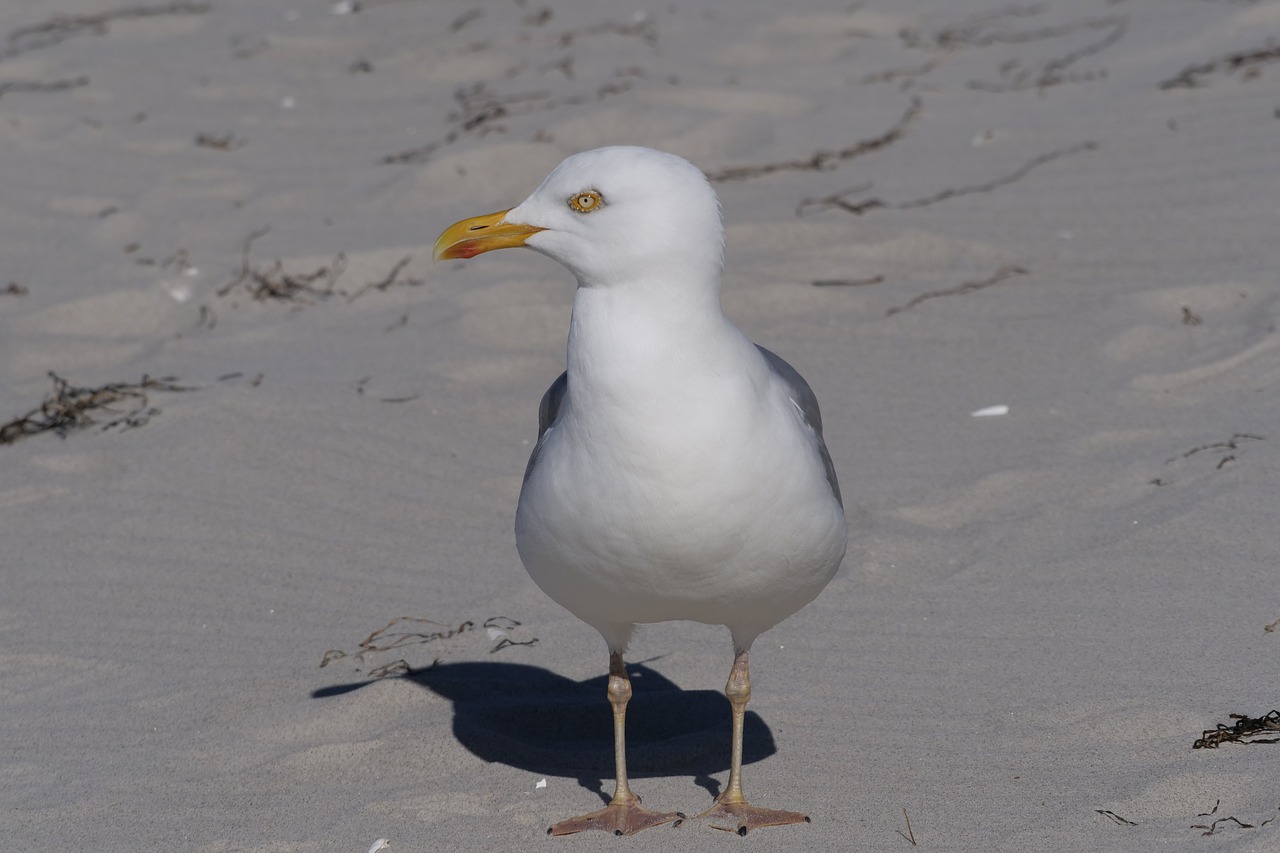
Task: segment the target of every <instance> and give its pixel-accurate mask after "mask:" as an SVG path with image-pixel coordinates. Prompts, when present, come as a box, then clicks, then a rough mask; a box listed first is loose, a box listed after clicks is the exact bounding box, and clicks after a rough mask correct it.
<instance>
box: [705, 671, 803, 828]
mask: <svg viewBox="0 0 1280 853" xmlns="http://www.w3.org/2000/svg"><path fill="white" fill-rule="evenodd" d="M724 695H725V696H727V697H728V699H729V705H730V707H731V708H732V709H733V746H732V750H733V752H732V756H731V758H730V762H729V783H728V784H727V785H725V788H724V791H722V792H721V794H720V796H718V797H716V802H715V805H713V806H712V807H711V808H709V809H707V810H706V811H705V812H703V813H702V814H700V815H698V817H700V818H722V819H728V820H729V821H731V822H732V823H731V825H729V826H724V825H720V824H715V823H713V824H711V826H712V827H714V828H715V829H723V830H725V831H726V832H736V833H738V834H739V835H746V834H747V831H748V830H751V829H757V828H759V827H762V826H786V825H787V824H792V823H802V822H803V823H808V822H809V817H808V815H803V814H800V813H799V812H788V811H780V810H778V809H765V808H761V807H759V806H753V805H751V804H750V803H748V802H747V798H746V796H744V795H743V793H742V727H743V723H744V720H745V719H746V715H747V702H749V701H751V669H750V667H749V666H748V664H747V652H746V651H745V650H743V651H739V652H738V653H737V654H736V655H735V656H734V658H733V669H732V670H730V671H729V683H728V684H726V685H725V688H724Z"/></svg>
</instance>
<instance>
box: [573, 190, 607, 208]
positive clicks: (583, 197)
mask: <svg viewBox="0 0 1280 853" xmlns="http://www.w3.org/2000/svg"><path fill="white" fill-rule="evenodd" d="M569 206H570V207H572V208H573V209H574V210H576V211H577V212H578V213H591V212H592V211H594V210H598V209H600V208H601V207H604V197H603V196H601V195H600V193H598V192H596V191H595V190H587V191H586V192H582V193H578V194H577V195H573V196H570V197H569Z"/></svg>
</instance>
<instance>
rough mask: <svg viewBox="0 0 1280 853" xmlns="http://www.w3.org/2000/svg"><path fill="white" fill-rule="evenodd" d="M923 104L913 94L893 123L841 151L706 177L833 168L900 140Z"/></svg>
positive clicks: (729, 177) (738, 178)
mask: <svg viewBox="0 0 1280 853" xmlns="http://www.w3.org/2000/svg"><path fill="white" fill-rule="evenodd" d="M922 108H923V104H922V102H921V101H920V99H919V98H918V97H913V98H912V99H911V103H910V104H908V105H907V109H906V111H905V112H903V114H902V116H901V117H900V118H899V119H898V120H897V121H896V122H894V124H893V126H892V127H890V128H889V129H888V130H886V131H885V132H884V133H882V134H880V135H879V136H876V137H873V138H871V139H864V140H862V141H861V142H858V143H855V144H854V145H851V146H849V147H848V148H841V149H840V150H838V151H815V152H814V153H813V154H810V155H809V156H808V157H805V158H803V159H800V160H785V161H782V162H778V163H764V164H761V165H758V166H730V167H728V168H725V169H719V170H717V171H714V172H708V173H707V178H708V179H709V180H711V181H712V182H715V183H721V182H724V181H744V180H747V179H749V178H759V177H762V176H763V175H770V174H773V173H774V172H826V171H830V170H832V169H834V168H836V167H837V166H839V165H840V164H842V163H844V162H845V161H847V160H852V159H853V158H854V157H861V156H862V155H864V154H870V153H871V152H872V151H878V150H880V149H881V148H884V147H886V146H888V145H892V144H893V143H895V142H897V141H898V140H899V139H901V138H902V137H903V136H905V135H906V132H907V128H908V127H909V126H910V125H911V123H912V122H913V121H914V120H915V118H916V116H918V115H919V114H920V110H921V109H922Z"/></svg>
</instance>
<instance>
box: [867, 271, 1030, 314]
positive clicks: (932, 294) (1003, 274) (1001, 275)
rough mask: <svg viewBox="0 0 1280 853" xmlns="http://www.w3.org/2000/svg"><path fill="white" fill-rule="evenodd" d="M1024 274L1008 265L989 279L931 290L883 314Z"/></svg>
mask: <svg viewBox="0 0 1280 853" xmlns="http://www.w3.org/2000/svg"><path fill="white" fill-rule="evenodd" d="M1026 274H1027V270H1025V269H1023V268H1022V267H1019V266H1014V265H1013V264H1009V265H1007V266H1003V267H1000V269H998V270H996V271H995V272H994V273H993V274H992V275H991V276H990V277H989V278H984V279H982V280H981V281H966V282H964V283H963V284H957V285H956V286H955V287H948V288H946V289H944V290H931V291H929V292H928V293H922V294H920V295H919V296H917V297H915V298H914V299H912V300H911V301H910V302H908V303H907V304H905V305H898V306H896V307H894V308H890V309H889V310H888V311H886V312H885V316H886V317H892V316H893V315H894V314H898V313H901V312H903V311H907V310H909V309H911V308H914V307H916V306H917V305H919V304H920V303H921V302H924V301H925V300H928V299H937V298H938V297H939V296H957V295H959V294H961V293H971V292H972V291H975V290H982V289H983V288H985V287H991V286H992V285H993V284H999V283H1000V282H1002V281H1004V280H1005V279H1007V278H1012V277H1013V276H1015V275H1026Z"/></svg>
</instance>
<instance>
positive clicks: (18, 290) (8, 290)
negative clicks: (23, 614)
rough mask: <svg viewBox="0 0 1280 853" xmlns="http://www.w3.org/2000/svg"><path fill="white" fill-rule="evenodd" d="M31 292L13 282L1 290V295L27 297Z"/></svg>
mask: <svg viewBox="0 0 1280 853" xmlns="http://www.w3.org/2000/svg"><path fill="white" fill-rule="evenodd" d="M30 292H31V291H30V290H29V289H28V288H26V287H24V286H23V285H21V284H18V283H17V282H16V281H11V282H9V283H8V284H7V285H5V286H4V287H3V288H0V294H4V295H6V296H26V295H27V294H28V293H30Z"/></svg>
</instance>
